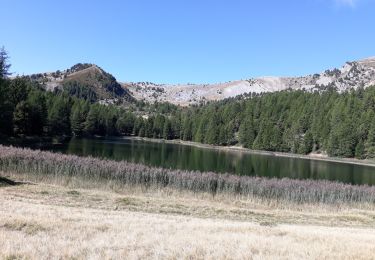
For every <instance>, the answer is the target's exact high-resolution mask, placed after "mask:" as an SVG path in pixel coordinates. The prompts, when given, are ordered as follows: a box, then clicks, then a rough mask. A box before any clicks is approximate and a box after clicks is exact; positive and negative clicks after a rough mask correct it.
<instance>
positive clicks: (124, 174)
mask: <svg viewBox="0 0 375 260" xmlns="http://www.w3.org/2000/svg"><path fill="white" fill-rule="evenodd" d="M0 171H3V172H14V173H17V174H28V175H35V176H42V177H43V176H46V177H48V178H51V177H52V178H66V177H67V178H72V179H74V178H75V177H77V178H84V179H87V180H90V181H98V182H101V181H106V180H107V181H108V180H109V181H111V182H114V183H118V184H121V185H124V186H128V187H142V188H147V189H149V188H150V189H152V188H153V189H165V188H170V189H174V190H178V191H191V192H194V193H209V194H212V195H213V196H215V195H219V194H220V195H232V196H236V197H242V198H246V197H247V198H254V197H255V198H260V199H264V200H273V201H274V200H276V201H288V202H294V203H324V204H343V203H345V204H348V203H349V204H353V203H364V204H370V205H373V206H374V205H375V187H373V186H367V185H361V186H356V185H350V184H344V183H339V182H332V181H325V180H295V179H288V178H283V179H276V178H272V179H268V178H261V177H249V176H237V175H230V174H217V173H213V172H199V171H184V170H172V169H164V168H156V167H149V166H145V165H142V164H135V163H130V162H126V161H121V162H118V161H112V160H104V159H98V158H92V157H79V156H75V155H64V154H59V153H51V152H44V151H40V150H31V149H27V148H15V147H8V146H2V145H0Z"/></svg>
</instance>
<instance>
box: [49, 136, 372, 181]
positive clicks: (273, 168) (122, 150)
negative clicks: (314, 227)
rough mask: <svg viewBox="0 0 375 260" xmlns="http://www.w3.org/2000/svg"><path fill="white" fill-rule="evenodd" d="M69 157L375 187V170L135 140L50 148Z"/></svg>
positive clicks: (94, 141)
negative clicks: (90, 157) (332, 181)
mask: <svg viewBox="0 0 375 260" xmlns="http://www.w3.org/2000/svg"><path fill="white" fill-rule="evenodd" d="M50 149H52V150H54V151H60V152H63V153H68V154H77V155H84V156H87V155H91V156H94V157H100V158H109V159H114V160H126V161H130V162H135V163H143V164H147V165H152V166H160V167H164V168H178V169H186V170H200V171H214V172H229V173H235V174H239V175H251V176H265V177H278V178H283V177H289V178H299V179H327V180H338V181H341V182H345V183H352V184H370V185H375V168H374V167H369V166H360V165H353V164H344V163H336V162H326V161H316V160H306V159H299V158H286V157H277V156H270V155H260V154H249V153H243V152H238V151H218V150H213V149H204V148H198V147H193V146H186V145H179V144H168V143H155V142H147V141H140V140H134V139H120V138H118V139H72V140H71V141H70V142H69V143H67V144H63V145H60V146H56V147H53V148H50Z"/></svg>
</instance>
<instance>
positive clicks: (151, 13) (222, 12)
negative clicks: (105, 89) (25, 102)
mask: <svg viewBox="0 0 375 260" xmlns="http://www.w3.org/2000/svg"><path fill="white" fill-rule="evenodd" d="M0 9H1V11H0V13H1V15H0V19H1V24H2V25H1V29H0V46H2V45H4V46H5V48H6V49H7V50H8V52H9V54H10V56H11V63H12V71H13V72H16V73H20V74H30V73H36V72H44V71H55V70H57V69H60V70H61V69H65V68H68V67H70V66H72V65H73V64H75V63H78V62H89V63H95V64H97V65H99V66H101V67H102V68H104V69H105V70H107V71H108V72H110V73H112V74H113V75H114V76H115V77H116V78H117V79H118V80H120V81H153V82H157V83H178V82H180V83H187V82H192V83H210V82H223V81H229V80H235V79H245V78H250V77H255V76H264V75H280V76H283V75H284V76H285V75H304V74H310V73H315V72H320V71H322V70H324V69H326V68H330V67H337V66H340V65H342V64H343V63H344V62H346V61H348V60H356V59H360V58H364V57H368V56H375V44H374V43H375V1H373V0H290V1H281V0H273V1H270V0H262V1H260V0H259V1H255V0H254V1H250V0H226V1H224V0H223V1H220V0H189V1H188V0H185V1H184V0H148V1H147V0H133V1H127V0H123V1H121V0H118V1H115V0H106V1H99V0H91V1H88V0H87V1H84V0H81V1H79V0H74V1H73V0H66V1H47V0H46V1H42V0H36V1H30V0H0Z"/></svg>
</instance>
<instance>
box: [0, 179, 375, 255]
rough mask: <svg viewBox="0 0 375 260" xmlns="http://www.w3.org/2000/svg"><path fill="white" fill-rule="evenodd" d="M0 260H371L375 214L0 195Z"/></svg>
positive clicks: (199, 201) (137, 196) (165, 199)
mask: <svg viewBox="0 0 375 260" xmlns="http://www.w3.org/2000/svg"><path fill="white" fill-rule="evenodd" d="M0 205H1V207H0V258H4V259H13V258H25V259H51V258H55V259H59V258H78V259H86V258H90V259H147V258H148V259H180V258H183V259H187V258H188V259H192V258H194V259H195V258H197V259H275V258H277V259H327V258H329V259H374V257H375V253H374V252H375V243H374V241H375V229H374V227H375V212H374V211H372V210H358V209H356V210H355V209H337V208H336V209H330V208H321V207H318V206H301V207H295V208H290V209H280V208H275V209H273V207H272V206H270V205H261V204H259V203H255V202H254V203H251V202H241V201H235V202H229V201H220V200H217V199H210V198H202V197H195V196H192V195H189V194H180V195H177V194H174V195H172V196H171V195H166V194H152V193H145V194H142V193H137V192H135V193H134V192H132V193H130V192H128V193H126V192H122V193H114V192H109V191H99V190H84V189H77V190H72V189H71V188H68V187H62V186H52V185H46V184H38V185H20V186H8V187H1V188H0Z"/></svg>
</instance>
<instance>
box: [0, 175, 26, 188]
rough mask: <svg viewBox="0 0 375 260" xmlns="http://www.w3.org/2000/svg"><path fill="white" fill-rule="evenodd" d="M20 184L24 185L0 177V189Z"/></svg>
mask: <svg viewBox="0 0 375 260" xmlns="http://www.w3.org/2000/svg"><path fill="white" fill-rule="evenodd" d="M21 184H24V183H23V182H19V181H13V180H11V179H8V178H5V177H2V176H0V187H4V186H15V185H21Z"/></svg>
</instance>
